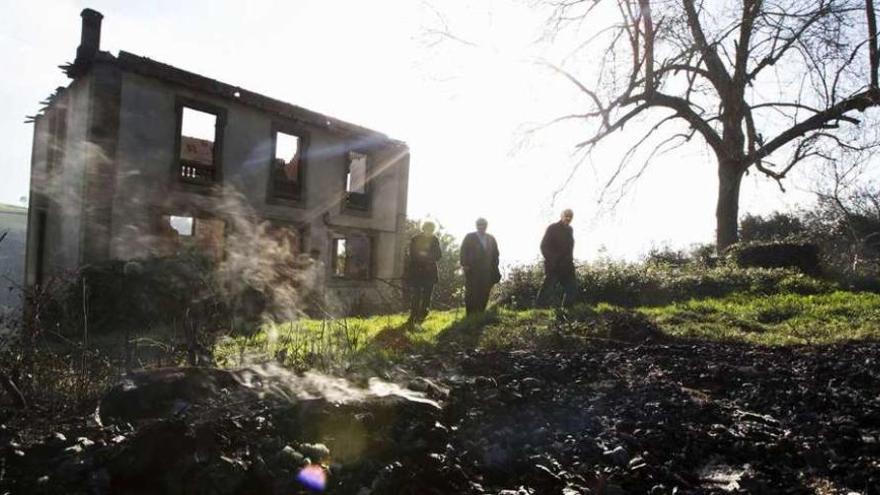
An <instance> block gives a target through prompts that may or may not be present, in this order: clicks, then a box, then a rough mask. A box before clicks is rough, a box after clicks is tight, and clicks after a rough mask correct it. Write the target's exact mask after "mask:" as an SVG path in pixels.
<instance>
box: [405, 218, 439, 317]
mask: <svg viewBox="0 0 880 495" xmlns="http://www.w3.org/2000/svg"><path fill="white" fill-rule="evenodd" d="M434 229H435V226H434V224H433V223H432V222H425V223H424V224H422V232H421V233H419V234H416V235H415V236H413V238H412V239H411V240H410V241H409V266H408V269H409V270H408V277H407V278H408V279H409V280H408V281H409V284H410V288H411V290H412V301H411V303H412V304H411V306H410V313H409V319H410V321H424V320H425V317H427V316H428V308H429V307H430V306H431V293H432V292H434V284H436V283H437V262H438V261H440V257H441V256H442V255H443V254H442V252H441V251H440V240H439V239H437V236H435V235H434Z"/></svg>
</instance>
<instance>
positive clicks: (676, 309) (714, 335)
mask: <svg viewBox="0 0 880 495" xmlns="http://www.w3.org/2000/svg"><path fill="white" fill-rule="evenodd" d="M640 311H642V312H643V313H645V314H647V315H648V316H650V317H651V318H653V319H654V320H655V321H656V322H657V323H658V324H660V326H661V327H662V328H663V330H664V332H666V333H667V334H669V335H671V336H674V337H680V338H690V339H706V340H724V341H738V342H747V343H751V344H762V345H788V344H829V343H833V342H840V341H846V340H864V339H878V338H880V295H878V294H871V293H851V292H842V291H838V292H832V293H829V294H817V295H795V294H777V295H771V296H762V297H754V296H730V297H726V298H723V299H706V300H700V301H696V300H692V301H688V302H684V303H676V304H671V305H668V306H664V307H660V308H644V309H641V310H640Z"/></svg>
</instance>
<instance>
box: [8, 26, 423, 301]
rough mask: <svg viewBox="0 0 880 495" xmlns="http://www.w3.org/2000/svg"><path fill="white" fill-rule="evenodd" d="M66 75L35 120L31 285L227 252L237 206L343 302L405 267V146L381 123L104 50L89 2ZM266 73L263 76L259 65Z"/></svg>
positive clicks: (365, 294) (367, 294)
mask: <svg viewBox="0 0 880 495" xmlns="http://www.w3.org/2000/svg"><path fill="white" fill-rule="evenodd" d="M81 17H82V37H81V41H80V45H79V47H78V48H77V50H76V59H75V60H74V62H73V63H71V64H68V65H66V66H63V67H62V68H63V70H64V71H65V73H66V74H67V76H68V77H69V78H70V80H71V81H70V84H69V85H68V86H67V87H64V88H58V89H57V90H56V91H55V93H54V94H53V95H52V96H51V97H50V98H49V99H48V100H47V101H46V102H44V103H45V108H43V110H41V112H40V113H39V115H37V116H35V117H34V118H33V120H34V141H33V152H32V161H31V195H30V201H31V204H30V209H29V218H28V243H27V259H26V281H27V283H28V284H29V285H34V284H40V283H41V282H43V281H44V280H46V279H47V277H50V276H52V275H56V274H59V273H64V272H68V271H72V270H76V269H77V268H80V267H82V266H84V265H86V264H90V263H95V262H100V261H102V260H108V259H123V260H125V259H134V258H141V257H147V256H167V255H174V254H175V252H177V251H179V250H181V249H184V248H187V249H198V250H201V251H202V252H204V253H205V254H207V255H209V256H211V257H213V258H215V259H218V260H222V259H223V257H224V256H226V255H227V253H226V250H225V244H226V241H227V240H228V239H229V236H231V235H236V232H234V230H235V223H236V222H234V221H233V220H235V219H233V218H230V215H235V214H241V213H240V211H239V212H236V211H235V210H234V209H232V210H231V209H230V208H229V207H228V204H229V203H230V202H231V201H233V200H234V201H237V202H243V203H244V204H245V206H246V208H244V210H246V211H247V212H248V213H247V214H248V215H251V216H255V217H256V218H255V219H253V220H254V221H255V222H258V223H262V222H267V224H268V229H267V230H269V231H272V230H279V231H283V232H285V236H286V237H288V238H289V237H291V236H292V237H293V239H294V242H292V243H290V245H291V249H294V250H297V251H299V252H302V253H308V252H311V253H312V254H313V255H316V256H320V259H321V260H322V261H323V262H324V265H325V266H326V270H327V272H326V277H322V278H323V279H324V280H325V281H326V282H325V284H326V289H327V291H328V292H330V293H335V294H336V295H338V296H339V299H340V300H342V301H345V302H347V304H348V305H349V307H350V306H351V305H354V304H358V303H362V302H364V300H369V299H370V298H371V297H373V296H372V295H371V293H372V292H375V291H377V290H380V289H381V288H382V287H385V285H383V282H382V280H387V279H394V278H397V277H399V275H400V272H401V270H402V252H401V249H402V247H401V246H402V243H401V242H400V236H401V234H402V232H403V228H404V226H405V217H406V201H407V181H408V170H409V150H408V148H407V146H406V144H405V143H403V142H401V141H396V140H394V139H390V138H389V137H387V136H385V135H384V134H381V133H379V132H376V131H373V130H370V129H366V128H364V127H360V126H357V125H354V124H350V123H348V122H343V121H341V120H338V119H335V118H332V117H328V116H326V115H322V114H320V113H317V112H313V111H311V110H307V109H305V108H301V107H298V106H295V105H292V104H289V103H285V102H282V101H278V100H275V99H272V98H269V97H266V96H263V95H260V94H256V93H253V92H250V91H247V90H245V89H242V88H239V87H236V86H232V85H229V84H225V83H222V82H220V81H216V80H214V79H211V78H208V77H205V76H202V75H199V74H194V73H192V72H187V71H185V70H182V69H178V68H176V67H172V66H170V65H167V64H163V63H160V62H157V61H154V60H150V59H149V58H146V57H142V56H138V55H134V54H132V53H128V52H125V51H120V52H119V54H118V55H116V56H113V55H112V54H110V53H109V52H104V51H101V50H100V37H101V21H102V18H103V16H102V15H101V14H100V13H99V12H96V11H94V10H91V9H85V10H83V11H82V14H81ZM267 70H268V69H267Z"/></svg>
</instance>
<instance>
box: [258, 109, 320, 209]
mask: <svg viewBox="0 0 880 495" xmlns="http://www.w3.org/2000/svg"><path fill="white" fill-rule="evenodd" d="M271 132H272V137H271V143H272V146H271V154H270V155H269V166H268V174H267V175H268V178H267V184H266V202H267V203H275V204H285V205H290V206H302V205H303V204H304V203H305V200H306V194H307V188H306V180H307V177H308V163H309V159H308V151H309V138H310V136H309V133H308V132H307V131H306V130H304V129H302V128H300V127H297V126H291V125H284V124H277V123H276V124H273V125H272V131H271ZM279 133H281V134H287V135H288V136H293V137H296V138H297V139H298V140H299V165H298V169H297V182H298V183H299V188H298V190H297V191H296V192H295V193H294V194H285V193H283V192H281V191H279V188H278V185H277V184H278V182H277V181H276V170H275V155H276V153H277V151H278V134H279Z"/></svg>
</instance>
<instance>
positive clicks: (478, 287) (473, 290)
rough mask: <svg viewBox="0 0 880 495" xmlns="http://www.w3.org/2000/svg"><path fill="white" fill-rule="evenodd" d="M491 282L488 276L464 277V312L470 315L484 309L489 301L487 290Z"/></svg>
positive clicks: (490, 288)
mask: <svg viewBox="0 0 880 495" xmlns="http://www.w3.org/2000/svg"><path fill="white" fill-rule="evenodd" d="M492 285H493V284H492V283H491V282H489V280H488V277H478V276H473V277H466V278H465V281H464V308H465V313H466V314H469V315H472V314H477V313H482V312H483V311H486V304H488V303H489V292H490V291H491V290H492Z"/></svg>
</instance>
